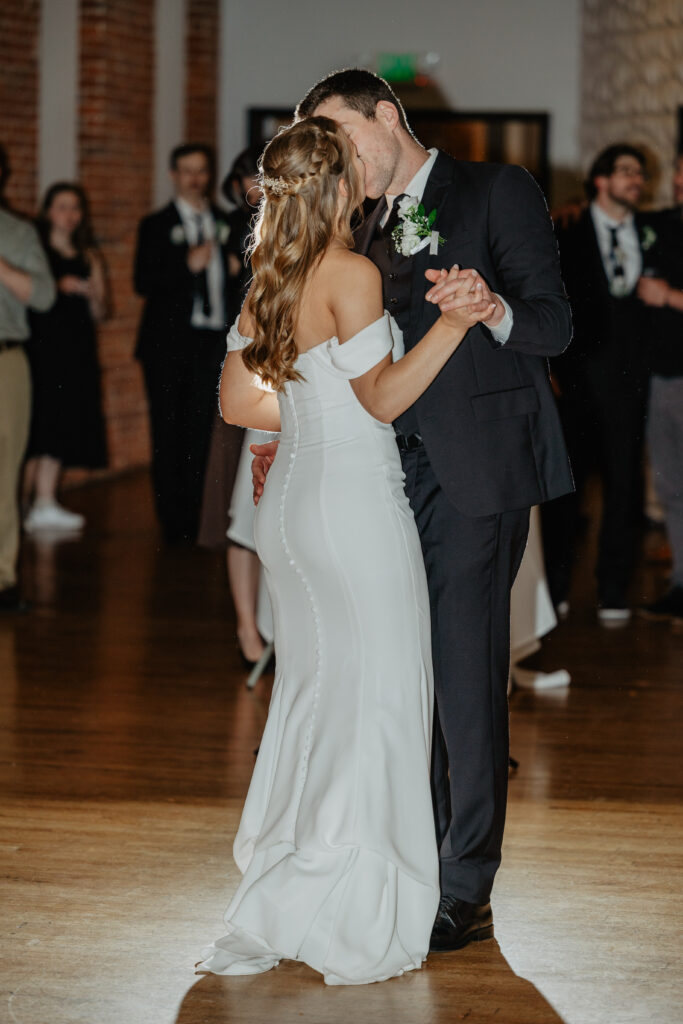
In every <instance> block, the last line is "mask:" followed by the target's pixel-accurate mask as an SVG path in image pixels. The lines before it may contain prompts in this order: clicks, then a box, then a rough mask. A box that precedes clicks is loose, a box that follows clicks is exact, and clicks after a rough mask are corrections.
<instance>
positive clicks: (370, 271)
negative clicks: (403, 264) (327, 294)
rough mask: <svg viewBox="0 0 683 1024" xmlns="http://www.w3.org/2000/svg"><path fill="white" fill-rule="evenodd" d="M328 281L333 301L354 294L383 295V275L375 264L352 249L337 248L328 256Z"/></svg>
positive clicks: (358, 295)
mask: <svg viewBox="0 0 683 1024" xmlns="http://www.w3.org/2000/svg"><path fill="white" fill-rule="evenodd" d="M328 270H329V273H328V275H327V276H328V281H329V285H330V289H331V297H332V302H333V303H334V300H335V298H336V297H339V298H341V299H344V298H345V299H346V300H347V301H348V298H349V295H350V294H353V295H354V296H356V297H360V296H363V295H368V296H377V295H379V296H381V294H382V275H381V274H380V272H379V270H378V269H377V267H376V266H375V264H374V263H373V262H372V261H371V260H369V259H368V258H367V256H361V255H360V253H357V252H353V251H352V250H350V249H337V250H335V252H334V253H330V254H329V257H328Z"/></svg>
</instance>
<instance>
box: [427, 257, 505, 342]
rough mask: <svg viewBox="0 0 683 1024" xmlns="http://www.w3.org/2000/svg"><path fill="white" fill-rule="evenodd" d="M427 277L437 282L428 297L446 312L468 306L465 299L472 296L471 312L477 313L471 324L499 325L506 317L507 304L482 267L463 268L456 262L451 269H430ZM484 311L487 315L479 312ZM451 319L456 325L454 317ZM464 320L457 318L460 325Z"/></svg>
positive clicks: (433, 282)
mask: <svg viewBox="0 0 683 1024" xmlns="http://www.w3.org/2000/svg"><path fill="white" fill-rule="evenodd" d="M425 277H426V278H427V280H428V281H431V282H432V284H433V285H434V287H433V288H430V289H429V291H428V292H427V294H426V295H425V298H426V300H427V302H433V303H434V304H435V305H437V306H438V307H439V309H440V310H441V312H442V313H449V312H451V311H453V310H457V309H463V308H466V306H467V303H466V302H462V299H463V297H464V296H465V297H466V296H469V297H470V299H471V300H472V301H471V302H470V304H469V305H470V310H469V312H470V314H471V315H472V316H473V318H472V319H471V322H470V325H471V324H474V323H483V324H484V325H485V326H486V327H496V326H497V325H498V324H499V323H500V321H501V320H502V319H503V317H504V316H505V306H504V305H503V303H502V302H501V300H500V298H499V296H498V295H496V293H495V292H492V291H491V289H490V288H489V286H488V285H487V283H486V281H485V280H484V278H483V277H482V276H481V274H480V273H479V271H478V270H474V269H473V268H464V269H461V268H460V267H459V266H458V264H457V263H456V264H454V265H453V266H452V267H451V269H450V270H445V269H442V270H426V271H425ZM481 313H484V315H483V316H481V315H479V314H481ZM475 314H476V317H475V316H474V315H475ZM446 319H447V320H448V319H449V318H448V317H446ZM449 322H451V323H453V325H454V326H455V325H456V322H455V321H454V320H452V319H451V320H449ZM462 323H463V321H462V320H461V319H459V320H458V321H457V324H458V326H460V325H462Z"/></svg>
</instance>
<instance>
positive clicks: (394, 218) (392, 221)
mask: <svg viewBox="0 0 683 1024" xmlns="http://www.w3.org/2000/svg"><path fill="white" fill-rule="evenodd" d="M405 198H406V194H405V192H401V194H400V196H396V198H395V199H394V205H393V206H392V207H391V213H390V214H389V216H388V217H387V222H386V224H385V225H384V227H383V228H382V231H383V232H384V235H385V237H389V238H390V237H391V232H392V231H393V230H394V228H395V227H396V225H397V224H398V204H399V203H400V202H401V201H402V200H403V199H405ZM385 202H386V200H385Z"/></svg>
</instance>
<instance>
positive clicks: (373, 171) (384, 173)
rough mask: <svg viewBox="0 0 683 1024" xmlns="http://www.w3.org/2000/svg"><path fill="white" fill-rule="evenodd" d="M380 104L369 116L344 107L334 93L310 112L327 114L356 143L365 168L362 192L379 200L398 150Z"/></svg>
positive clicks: (390, 180)
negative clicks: (372, 116)
mask: <svg viewBox="0 0 683 1024" xmlns="http://www.w3.org/2000/svg"><path fill="white" fill-rule="evenodd" d="M381 106H382V105H381V104H378V105H377V107H378V109H377V116H376V117H374V118H368V117H365V116H364V115H363V114H361V113H360V111H358V110H351V109H350V108H349V107H347V106H346V104H345V103H344V100H343V99H342V98H341V97H339V96H333V97H332V98H331V99H329V100H325V102H324V103H321V104H320V105H319V106H317V107H316V108H315V110H314V111H313V113H314V114H315V115H316V116H320V117H330V118H331V119H332V120H333V121H336V122H337V124H339V125H341V127H342V128H343V129H344V131H345V132H346V133H347V135H348V136H349V138H350V139H351V141H352V142H353V144H354V145H355V147H356V149H357V151H358V156H359V157H360V159H361V160H362V162H363V165H364V167H365V192H366V195H367V196H368V197H369V198H370V199H378V198H379V196H381V195H383V194H384V192H387V191H388V190H389V186H390V184H391V182H392V180H393V178H394V175H395V173H396V167H397V164H398V160H399V157H400V152H401V151H400V146H399V144H398V141H397V139H396V137H395V135H394V133H393V132H392V130H391V128H390V127H389V125H388V124H387V122H386V120H385V118H384V117H383V116H382V109H381Z"/></svg>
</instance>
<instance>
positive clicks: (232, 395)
mask: <svg viewBox="0 0 683 1024" xmlns="http://www.w3.org/2000/svg"><path fill="white" fill-rule="evenodd" d="M220 407H221V416H222V417H223V419H224V420H225V422H226V423H234V424H235V425H236V426H238V427H253V428H254V429H255V430H272V431H278V430H279V429H280V409H279V406H278V402H277V395H276V393H275V392H274V391H266V390H265V389H264V386H263V384H262V383H261V382H260V381H259V379H258V377H257V376H256V375H255V374H254V373H252V371H251V370H248V369H247V368H246V366H245V365H244V360H243V359H242V353H241V351H235V352H228V354H227V356H226V357H225V362H224V363H223V369H222V371H221V386H220Z"/></svg>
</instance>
